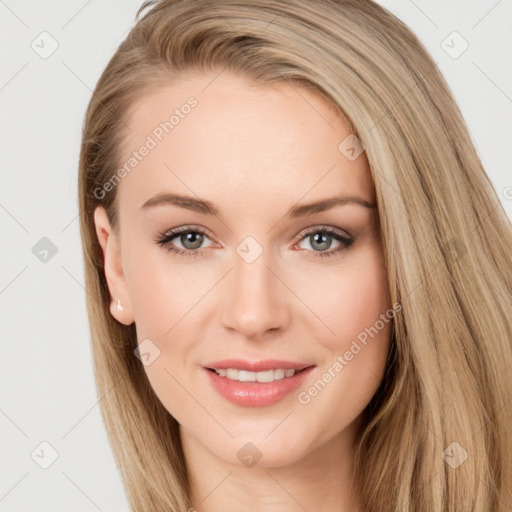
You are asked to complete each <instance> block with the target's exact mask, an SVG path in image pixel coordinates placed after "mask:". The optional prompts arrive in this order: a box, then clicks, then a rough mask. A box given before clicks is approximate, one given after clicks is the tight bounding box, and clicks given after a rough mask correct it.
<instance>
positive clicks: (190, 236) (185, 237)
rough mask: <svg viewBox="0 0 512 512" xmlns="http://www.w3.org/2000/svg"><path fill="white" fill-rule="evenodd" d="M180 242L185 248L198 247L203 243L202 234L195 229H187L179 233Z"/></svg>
mask: <svg viewBox="0 0 512 512" xmlns="http://www.w3.org/2000/svg"><path fill="white" fill-rule="evenodd" d="M180 242H181V243H182V244H183V247H185V248H186V249H198V248H199V247H201V245H202V243H203V235H202V234H201V233H197V232H195V231H189V232H187V233H184V234H182V235H180ZM189 244H191V245H189Z"/></svg>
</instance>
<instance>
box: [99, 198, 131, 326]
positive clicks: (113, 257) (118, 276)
mask: <svg viewBox="0 0 512 512" xmlns="http://www.w3.org/2000/svg"><path fill="white" fill-rule="evenodd" d="M94 225H95V227H96V235H97V237H98V242H99V244H100V246H101V250H102V253H103V268H104V272H105V279H106V281H107V285H108V289H109V292H110V297H111V300H110V313H111V315H112V316H113V317H114V318H115V319H116V320H117V321H118V322H120V323H122V324H124V325H131V324H133V322H134V321H135V320H134V318H133V313H132V308H131V303H130V298H129V295H128V291H127V287H126V280H125V276H124V273H123V267H122V263H121V248H120V247H119V246H118V241H117V237H116V234H115V233H114V232H113V230H112V227H111V225H110V221H109V219H108V215H107V212H106V210H105V208H103V207H102V206H97V207H96V209H95V210H94Z"/></svg>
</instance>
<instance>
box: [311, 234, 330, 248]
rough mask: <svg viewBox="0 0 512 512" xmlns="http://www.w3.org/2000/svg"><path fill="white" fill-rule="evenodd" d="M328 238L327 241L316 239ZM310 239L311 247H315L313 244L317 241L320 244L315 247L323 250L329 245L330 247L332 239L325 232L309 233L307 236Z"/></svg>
mask: <svg viewBox="0 0 512 512" xmlns="http://www.w3.org/2000/svg"><path fill="white" fill-rule="evenodd" d="M322 237H323V238H324V239H325V238H328V239H329V241H328V242H325V241H323V242H319V241H318V239H319V238H322ZM309 239H310V241H311V247H313V248H314V247H315V245H314V244H316V243H318V244H319V245H320V247H317V249H319V250H325V249H329V247H331V243H332V240H331V236H330V235H327V234H325V233H315V234H314V235H311V236H310V237H309Z"/></svg>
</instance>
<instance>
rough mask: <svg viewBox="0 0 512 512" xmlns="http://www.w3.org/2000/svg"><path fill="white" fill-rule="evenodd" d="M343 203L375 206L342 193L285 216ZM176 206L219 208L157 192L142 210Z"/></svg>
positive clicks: (214, 212) (208, 211)
mask: <svg viewBox="0 0 512 512" xmlns="http://www.w3.org/2000/svg"><path fill="white" fill-rule="evenodd" d="M344 204H357V205H359V206H363V207H364V208H368V209H373V208H375V207H376V205H375V203H370V202H368V201H366V200H365V199H362V198H361V197H357V196H352V195H343V196H337V197H330V198H327V199H322V200H321V201H316V202H313V203H306V204H299V205H295V206H293V207H292V208H290V210H289V211H288V212H287V214H286V216H288V217H292V218H297V217H306V216H308V215H313V214H315V213H320V212H323V211H326V210H330V209H331V208H334V207H335V206H338V205H344ZM170 205H172V206H178V207H179V208H185V209H187V210H193V211H195V212H199V213H204V214H206V215H215V216H218V215H219V210H218V208H217V207H216V206H215V204H213V203H212V202H210V201H207V200H206V199H199V198H196V197H192V196H186V195H182V194H171V193H168V192H165V193H161V194H157V195H156V196H154V197H152V198H150V199H148V200H147V201H146V202H145V203H144V204H143V205H142V206H141V209H142V210H147V209H149V208H154V207H156V206H170Z"/></svg>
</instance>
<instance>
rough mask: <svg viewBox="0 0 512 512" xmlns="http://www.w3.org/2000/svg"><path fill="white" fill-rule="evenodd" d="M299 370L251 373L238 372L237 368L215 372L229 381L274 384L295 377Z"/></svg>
mask: <svg viewBox="0 0 512 512" xmlns="http://www.w3.org/2000/svg"><path fill="white" fill-rule="evenodd" d="M296 371H297V370H294V369H286V370H285V369H277V370H266V371H264V372H249V371H246V370H237V369H236V368H227V369H219V370H215V372H216V373H217V375H220V376H221V377H226V378H227V379H229V380H238V381H240V382H274V381H275V380H281V379H284V378H285V377H293V376H294V375H295V373H296Z"/></svg>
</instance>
